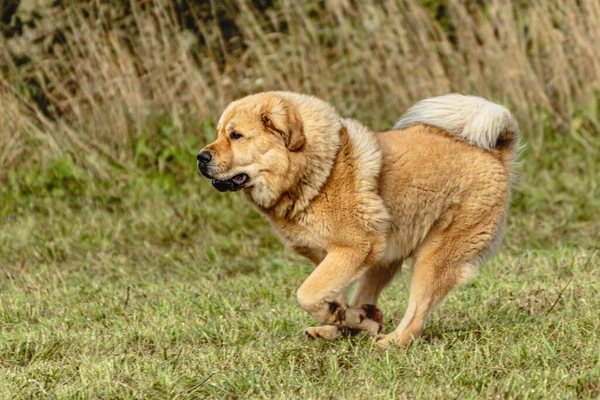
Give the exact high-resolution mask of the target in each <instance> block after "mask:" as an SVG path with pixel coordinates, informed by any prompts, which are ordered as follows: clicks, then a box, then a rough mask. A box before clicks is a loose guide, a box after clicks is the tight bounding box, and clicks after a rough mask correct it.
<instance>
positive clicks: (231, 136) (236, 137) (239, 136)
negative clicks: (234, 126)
mask: <svg viewBox="0 0 600 400" xmlns="http://www.w3.org/2000/svg"><path fill="white" fill-rule="evenodd" d="M229 137H230V138H231V139H233V140H235V139H239V138H241V137H242V135H240V134H239V133H237V132H231V133H230V134H229Z"/></svg>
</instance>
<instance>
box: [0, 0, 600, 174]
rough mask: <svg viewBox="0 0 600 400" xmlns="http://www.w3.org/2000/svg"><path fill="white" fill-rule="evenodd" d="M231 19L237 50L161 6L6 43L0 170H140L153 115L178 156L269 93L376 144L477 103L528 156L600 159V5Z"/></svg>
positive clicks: (357, 8) (336, 9)
mask: <svg viewBox="0 0 600 400" xmlns="http://www.w3.org/2000/svg"><path fill="white" fill-rule="evenodd" d="M26 3H27V2H26ZM232 3H233V4H234V6H235V8H236V9H239V10H240V12H239V13H238V14H237V16H236V20H235V23H236V25H237V27H238V28H239V30H240V31H241V32H242V35H241V37H238V38H235V39H233V40H232V41H231V42H229V43H225V42H224V41H223V36H222V35H221V34H220V31H218V30H217V29H215V23H214V21H203V22H201V25H200V32H201V35H200V37H195V36H193V35H191V34H189V32H183V31H181V30H180V29H179V28H178V25H177V24H175V23H174V22H173V17H172V14H171V13H170V11H169V9H167V8H164V7H163V6H161V2H160V1H158V0H153V1H150V2H146V7H145V9H144V10H141V9H139V8H138V9H136V8H135V7H137V6H136V5H135V4H137V3H135V4H134V5H133V7H134V13H133V15H132V16H131V17H130V20H129V21H128V22H127V23H122V24H121V25H118V24H109V22H110V21H111V20H110V17H109V16H107V15H106V14H103V13H102V9H100V11H98V10H97V11H96V12H92V11H90V10H87V13H83V12H82V11H81V9H80V8H72V9H70V10H68V12H65V13H64V15H60V16H58V15H46V16H45V17H44V18H43V20H42V21H43V23H42V24H38V26H37V27H36V28H35V29H33V30H30V31H27V32H26V34H25V35H23V36H21V37H19V38H13V39H0V40H2V42H1V43H0V64H1V65H3V66H4V68H3V72H0V95H1V96H2V103H3V104H2V109H0V165H2V166H3V167H10V166H13V167H14V166H16V165H19V163H22V162H24V161H31V160H44V159H48V158H49V157H54V156H57V155H64V154H65V153H66V154H68V155H70V156H71V157H73V158H75V159H76V160H77V162H78V163H84V164H85V165H86V167H88V168H93V169H94V170H95V171H97V172H99V173H101V172H102V171H103V170H104V166H105V165H106V163H105V161H109V163H112V164H117V165H123V166H127V167H131V165H132V159H133V158H134V151H133V150H132V149H134V147H135V144H136V143H137V141H138V140H139V139H140V138H141V137H149V139H152V135H153V132H154V130H155V125H156V124H155V116H156V115H163V116H164V115H167V116H168V117H169V118H171V119H172V120H174V121H175V125H176V126H177V127H178V128H179V129H177V130H176V131H174V133H173V135H171V136H170V138H169V140H170V141H171V142H172V143H173V144H175V145H185V138H184V135H183V134H181V132H182V131H186V130H187V129H190V127H193V126H194V125H193V124H188V122H190V121H204V120H205V119H207V118H212V119H214V118H216V117H217V116H218V115H219V113H220V111H221V109H222V108H223V107H224V106H225V105H226V104H227V103H228V102H229V101H231V100H232V99H233V98H235V97H237V96H241V95H243V94H247V93H251V92H257V91H260V90H266V89H288V90H295V91H301V92H308V93H313V94H315V95H317V96H319V97H322V98H325V99H327V100H329V101H330V102H332V103H333V104H334V105H335V106H336V107H338V108H339V109H340V110H342V112H343V113H344V114H347V115H351V116H356V117H358V118H361V119H363V120H364V121H365V122H367V123H369V124H371V126H373V127H374V128H376V129H385V128H387V127H389V126H390V123H391V122H392V121H393V120H394V119H395V118H396V117H397V116H398V115H399V114H400V113H401V112H402V111H403V110H404V109H406V107H407V106H409V105H410V104H412V103H413V102H414V101H416V100H418V99H420V98H423V97H426V96H431V95H435V94H440V93H446V92H449V91H458V92H463V93H464V92H468V93H477V94H480V95H483V96H486V97H491V98H494V99H497V100H499V101H502V102H504V103H506V104H507V105H509V106H510V107H511V108H512V109H513V110H514V112H515V113H516V114H517V116H518V119H519V121H520V123H521V125H522V127H523V130H524V131H525V134H526V136H527V137H528V139H529V140H530V142H531V143H533V144H534V145H533V146H532V147H533V151H534V152H536V151H538V152H540V151H542V147H543V140H544V134H543V132H544V130H545V129H546V128H548V127H552V128H554V129H555V130H556V132H557V133H559V134H569V135H571V136H572V137H573V138H574V139H576V140H578V141H579V142H580V143H581V144H582V145H585V146H587V147H594V146H597V145H598V139H597V135H596V133H595V132H596V130H597V129H598V128H599V127H600V120H599V117H598V113H599V107H598V103H597V97H598V94H599V92H600V52H598V51H596V50H597V48H598V46H599V45H600V3H598V2H597V1H596V0H581V1H579V2H574V1H569V0H549V1H543V0H536V1H531V2H528V3H529V4H528V5H526V6H523V5H519V4H520V3H523V2H521V1H518V0H513V1H506V0H489V1H485V2H484V3H485V6H484V7H483V8H482V7H479V6H475V5H474V4H475V3H474V2H472V1H457V0H450V1H449V6H448V8H447V10H448V13H447V14H448V16H449V18H446V19H443V20H442V24H443V25H444V27H442V26H440V23H439V22H438V21H436V19H435V15H433V14H434V13H433V12H432V11H431V10H430V9H431V7H429V8H426V7H424V6H422V5H420V3H419V2H418V1H417V0H405V1H385V0H382V1H368V2H351V1H347V0H338V1H331V2H325V6H324V7H323V8H319V7H318V6H317V5H315V4H312V2H294V1H291V0H282V1H281V2H280V7H279V8H276V9H272V10H271V11H269V12H268V13H267V15H266V16H264V15H259V13H258V12H257V11H256V10H254V9H253V8H252V6H251V5H250V3H249V2H248V1H246V0H235V1H232ZM42 10H43V9H42ZM58 18H60V21H61V22H62V23H64V24H66V25H67V26H68V27H69V29H70V30H71V31H72V33H70V34H68V35H66V37H65V38H64V41H65V44H64V45H61V46H54V47H53V49H54V54H53V55H52V56H51V57H49V56H48V52H47V51H36V50H35V49H42V48H43V46H49V45H48V44H44V43H42V44H35V38H36V37H41V36H43V35H44V34H47V33H48V32H51V31H52V29H54V26H55V24H56V23H57V21H58ZM108 26H110V28H108ZM201 43H202V44H201ZM32 49H33V50H32ZM23 52H27V54H28V56H30V57H31V62H30V63H28V64H27V65H26V66H24V67H23V66H18V65H17V64H15V61H14V58H15V54H21V53H23ZM0 71H2V69H0ZM32 79H37V81H38V82H42V83H43V85H41V86H42V87H41V89H40V90H43V91H44V93H45V96H46V98H47V101H49V102H50V107H48V108H47V110H49V112H47V113H46V114H48V115H44V114H42V113H41V112H40V111H39V110H38V109H37V107H36V105H35V103H34V101H33V100H32V97H33V95H32V93H30V92H28V91H27V90H25V88H26V87H27V82H31V80H32ZM54 115H60V117H59V118H53V116H54Z"/></svg>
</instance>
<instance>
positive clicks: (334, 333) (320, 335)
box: [304, 325, 344, 340]
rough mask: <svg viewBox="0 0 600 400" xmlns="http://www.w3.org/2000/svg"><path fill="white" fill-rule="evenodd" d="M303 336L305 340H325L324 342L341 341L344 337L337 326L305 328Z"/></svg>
mask: <svg viewBox="0 0 600 400" xmlns="http://www.w3.org/2000/svg"><path fill="white" fill-rule="evenodd" d="M304 334H305V335H306V337H307V338H309V339H311V340H313V339H325V340H337V339H341V338H342V337H343V336H344V335H343V334H342V330H341V329H340V328H338V327H337V326H331V325H327V326H313V327H310V328H306V329H305V330H304Z"/></svg>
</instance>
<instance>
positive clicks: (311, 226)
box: [273, 214, 331, 250]
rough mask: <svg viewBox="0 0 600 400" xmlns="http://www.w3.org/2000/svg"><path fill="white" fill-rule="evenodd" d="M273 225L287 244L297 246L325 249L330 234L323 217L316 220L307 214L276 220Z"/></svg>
mask: <svg viewBox="0 0 600 400" xmlns="http://www.w3.org/2000/svg"><path fill="white" fill-rule="evenodd" d="M273 225H274V227H275V228H276V229H277V231H278V232H279V234H280V235H281V236H282V238H283V239H284V240H285V241H286V242H287V243H288V244H290V245H292V246H297V247H308V248H311V249H315V250H325V249H326V248H327V243H328V241H329V240H328V239H329V238H330V235H331V232H330V228H329V227H328V226H327V224H326V221H325V220H324V219H321V221H318V220H317V219H316V218H314V216H311V215H309V214H303V215H300V216H298V217H297V218H294V220H276V221H273Z"/></svg>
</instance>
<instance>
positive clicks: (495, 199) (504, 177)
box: [198, 92, 519, 348]
mask: <svg viewBox="0 0 600 400" xmlns="http://www.w3.org/2000/svg"><path fill="white" fill-rule="evenodd" d="M393 129H394V130H392V131H388V132H381V133H374V132H372V131H370V130H369V129H368V128H366V127H365V126H363V125H361V124H360V123H359V122H357V121H354V120H350V119H343V118H341V117H340V116H339V115H338V113H337V112H336V111H335V109H334V108H333V107H332V106H331V105H329V104H327V103H326V102H324V101H322V100H319V99H317V98H314V97H310V96H306V95H300V94H295V93H288V92H267V93H259V94H255V95H251V96H248V97H245V98H243V99H241V100H238V101H235V102H233V103H231V104H230V105H229V106H228V107H227V109H226V110H225V112H224V113H223V115H222V116H221V119H220V121H219V123H218V126H217V130H218V139H217V140H216V141H215V142H213V143H211V144H209V145H208V146H206V147H205V148H204V149H203V150H202V151H201V152H200V154H198V168H199V169H200V171H201V173H202V174H203V175H205V176H206V177H208V178H211V179H212V180H213V185H214V186H215V187H216V188H217V189H219V190H221V191H228V190H231V191H233V190H239V189H243V190H244V192H245V194H246V197H247V198H248V200H250V202H251V203H253V204H254V205H255V207H256V208H257V209H258V210H260V211H261V212H263V213H265V214H266V215H267V216H268V218H269V219H270V221H271V223H272V225H273V226H274V227H275V229H277V231H278V232H279V234H280V235H281V237H282V239H283V240H284V241H285V242H286V243H287V244H288V245H289V246H290V247H291V248H292V249H293V250H295V251H296V252H298V253H299V254H301V255H303V256H305V257H307V258H308V259H310V260H311V261H312V262H313V263H314V264H315V265H316V268H315V270H314V271H313V273H312V274H311V275H310V276H309V277H308V279H307V280H306V281H305V282H304V284H302V286H301V287H300V289H298V293H297V296H298V302H299V303H300V305H301V306H302V308H304V309H305V310H306V311H308V312H309V313H310V314H311V315H312V316H313V317H314V318H315V319H316V320H317V321H318V322H319V323H321V324H324V325H325V326H322V327H314V328H308V329H307V330H306V334H307V335H308V336H309V337H313V338H315V337H321V338H325V339H336V338H339V337H341V336H342V330H343V329H350V330H366V331H368V332H369V333H370V334H372V335H377V334H378V333H379V332H380V330H381V326H382V325H381V321H382V316H381V313H380V312H379V310H378V309H377V307H376V303H377V299H378V298H379V295H380V293H381V291H382V290H383V288H384V287H385V286H386V285H387V284H388V283H389V282H390V281H391V280H392V278H393V277H394V275H395V274H396V273H397V272H398V271H399V270H400V268H401V266H402V262H403V261H404V260H406V259H407V258H411V257H412V258H413V259H414V272H413V276H412V283H411V291H410V297H409V302H408V308H407V310H406V313H405V315H404V318H403V319H402V321H401V323H400V325H399V326H398V328H397V329H396V330H395V331H393V332H391V333H389V334H388V335H381V336H380V341H379V342H378V344H379V345H380V346H381V347H384V348H385V347H387V346H388V345H389V344H390V343H395V344H398V345H407V344H409V343H410V342H411V341H412V340H414V339H415V338H417V337H419V335H420V334H421V332H422V331H423V329H424V327H425V320H426V318H427V317H428V316H429V314H430V313H431V312H432V311H433V309H434V308H435V306H436V305H438V304H439V303H440V302H441V301H442V300H443V299H444V298H445V297H446V296H447V294H448V293H449V292H450V290H451V289H452V288H454V287H456V286H457V285H460V284H463V283H465V282H467V281H468V280H469V279H470V278H471V277H473V276H474V274H475V273H476V271H477V268H478V266H479V265H480V264H481V263H482V262H483V261H484V260H485V259H486V258H488V257H489V256H490V255H491V254H492V253H493V251H494V250H495V248H496V247H497V246H498V244H499V242H500V239H501V237H502V231H503V226H504V221H505V219H506V213H507V208H508V204H509V200H510V188H511V175H512V169H513V164H514V161H515V158H516V150H517V148H518V140H519V137H518V127H517V124H516V121H515V120H514V119H513V117H512V116H511V114H510V113H509V111H508V110H507V109H505V108H504V107H501V106H499V105H497V104H494V103H490V102H488V101H486V100H484V99H481V98H478V97H471V96H461V95H457V94H452V95H446V96H441V97H436V98H431V99H427V100H423V101H421V102H419V103H417V104H416V105H415V106H413V107H412V108H411V109H410V110H409V111H408V112H407V113H406V114H405V115H404V116H403V117H401V118H400V120H398V122H397V123H396V125H395V126H394V128H393ZM355 282H357V287H356V290H355V292H354V294H353V296H352V300H351V301H350V302H349V303H348V300H347V294H348V289H349V287H350V285H352V284H353V283H355Z"/></svg>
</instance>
